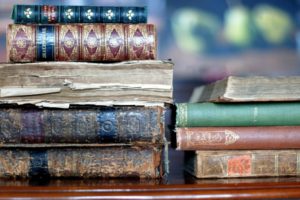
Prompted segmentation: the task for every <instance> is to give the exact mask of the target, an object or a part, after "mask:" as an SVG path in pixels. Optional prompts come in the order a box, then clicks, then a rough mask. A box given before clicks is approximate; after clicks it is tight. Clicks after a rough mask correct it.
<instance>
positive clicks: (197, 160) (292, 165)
mask: <svg viewBox="0 0 300 200" xmlns="http://www.w3.org/2000/svg"><path fill="white" fill-rule="evenodd" d="M299 158H300V151H299V150H231V151H217V150H216V151H186V152H185V166H186V167H185V169H186V171H187V172H189V173H191V174H192V175H194V176H196V177H197V178H230V177H268V176H269V177H271V176H299V175H300V168H299Z"/></svg>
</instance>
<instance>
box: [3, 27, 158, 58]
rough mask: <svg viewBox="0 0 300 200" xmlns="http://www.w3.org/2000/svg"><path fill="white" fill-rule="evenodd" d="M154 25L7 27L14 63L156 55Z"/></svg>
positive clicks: (9, 52) (9, 55)
mask: <svg viewBox="0 0 300 200" xmlns="http://www.w3.org/2000/svg"><path fill="white" fill-rule="evenodd" d="M156 49H157V44H156V29H155V26H154V25H153V24H136V25H133V24H66V25H20V24H10V25H9V26H8V29H7V51H8V59H9V61H10V62H35V61H125V60H152V59H155V58H156Z"/></svg>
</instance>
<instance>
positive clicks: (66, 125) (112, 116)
mask: <svg viewBox="0 0 300 200" xmlns="http://www.w3.org/2000/svg"><path fill="white" fill-rule="evenodd" d="M163 112H164V111H163V108H162V107H136V106H133V107H129V106H122V107H75V108H70V109H39V108H36V107H29V108H28V107H16V108H5V107H4V108H3V107H2V108H1V107H0V144H1V146H5V144H26V143H27V144H33V143H48V144H51V145H53V143H60V144H66V143H70V144H84V143H86V144H87V143H88V144H92V143H96V144H101V143H138V142H147V143H153V144H161V143H162V142H163V140H164V113H163Z"/></svg>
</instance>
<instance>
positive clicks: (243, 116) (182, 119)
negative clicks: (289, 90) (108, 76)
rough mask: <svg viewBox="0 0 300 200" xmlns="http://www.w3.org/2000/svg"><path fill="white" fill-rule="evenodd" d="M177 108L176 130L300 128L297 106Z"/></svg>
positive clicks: (299, 107)
mask: <svg viewBox="0 0 300 200" xmlns="http://www.w3.org/2000/svg"><path fill="white" fill-rule="evenodd" d="M176 106H177V114H176V125H177V127H197V126H299V125H300V102H265V103H208V102H205V103H179V104H177V105H176Z"/></svg>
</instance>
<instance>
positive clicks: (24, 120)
mask: <svg viewBox="0 0 300 200" xmlns="http://www.w3.org/2000/svg"><path fill="white" fill-rule="evenodd" d="M12 18H13V19H14V22H15V24H11V25H9V26H8V30H7V55H8V59H9V62H10V63H5V64H0V74H1V75H0V143H1V148H0V166H1V167H0V177H84V178H87V177H140V178H160V177H162V176H163V175H164V172H165V170H164V163H167V160H165V158H164V157H163V152H164V144H165V136H164V112H165V109H166V106H168V105H169V104H171V103H172V81H173V63H172V62H170V61H160V60H155V58H156V51H157V44H156V30H155V26H154V25H153V24H147V23H146V22H147V11H146V8H144V7H93V6H53V5H51V6H49V5H48V6H46V5H44V6H39V5H16V6H14V9H13V15H12ZM45 61H47V62H45ZM65 61H67V62H65ZM83 61H89V62H83ZM103 61H105V63H99V62H103Z"/></svg>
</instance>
